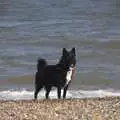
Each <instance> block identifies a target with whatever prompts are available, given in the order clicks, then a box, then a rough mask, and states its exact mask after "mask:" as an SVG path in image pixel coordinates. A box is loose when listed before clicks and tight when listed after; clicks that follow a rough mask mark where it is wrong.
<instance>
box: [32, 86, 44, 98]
mask: <svg viewBox="0 0 120 120" xmlns="http://www.w3.org/2000/svg"><path fill="white" fill-rule="evenodd" d="M42 88H43V86H42V85H41V86H36V88H35V93H34V100H36V99H37V95H38V92H39V91H40V90H41V89H42Z"/></svg>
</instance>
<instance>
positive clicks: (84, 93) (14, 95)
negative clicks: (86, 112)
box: [0, 89, 120, 100]
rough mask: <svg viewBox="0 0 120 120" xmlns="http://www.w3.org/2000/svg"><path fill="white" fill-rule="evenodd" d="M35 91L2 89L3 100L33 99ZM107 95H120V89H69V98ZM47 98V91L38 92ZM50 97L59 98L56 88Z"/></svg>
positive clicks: (39, 97)
mask: <svg viewBox="0 0 120 120" xmlns="http://www.w3.org/2000/svg"><path fill="white" fill-rule="evenodd" d="M33 96H34V91H28V90H26V89H22V90H7V91H0V99H1V100H22V99H33ZM106 96H120V91H115V90H69V91H68V93H67V98H90V97H91V98H92V97H106ZM44 98H45V91H43V90H42V91H41V92H40V93H39V94H38V99H44ZM50 98H57V92H56V90H53V91H51V92H50Z"/></svg>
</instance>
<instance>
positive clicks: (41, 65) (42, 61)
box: [37, 58, 47, 71]
mask: <svg viewBox="0 0 120 120" xmlns="http://www.w3.org/2000/svg"><path fill="white" fill-rule="evenodd" d="M46 65H47V62H46V60H45V59H42V58H39V59H38V63H37V70H38V71H41V70H43V69H44V68H45V67H46Z"/></svg>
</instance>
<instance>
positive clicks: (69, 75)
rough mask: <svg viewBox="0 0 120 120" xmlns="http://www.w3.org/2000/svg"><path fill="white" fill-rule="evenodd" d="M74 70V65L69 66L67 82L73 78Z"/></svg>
mask: <svg viewBox="0 0 120 120" xmlns="http://www.w3.org/2000/svg"><path fill="white" fill-rule="evenodd" d="M73 70H74V68H72V67H70V68H69V71H68V72H67V75H66V80H67V83H66V84H68V83H69V81H71V80H72V74H73Z"/></svg>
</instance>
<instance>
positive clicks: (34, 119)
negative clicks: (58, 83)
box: [0, 97, 120, 120]
mask: <svg viewBox="0 0 120 120" xmlns="http://www.w3.org/2000/svg"><path fill="white" fill-rule="evenodd" d="M0 120H120V97H104V98H84V99H75V98H74V99H65V100H62V99H61V100H58V99H50V100H46V99H39V100H36V101H34V100H0Z"/></svg>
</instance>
